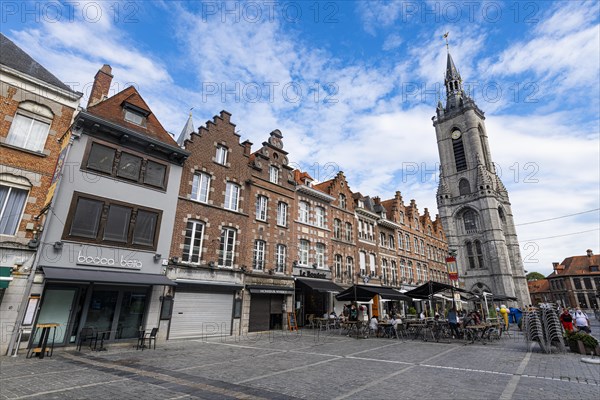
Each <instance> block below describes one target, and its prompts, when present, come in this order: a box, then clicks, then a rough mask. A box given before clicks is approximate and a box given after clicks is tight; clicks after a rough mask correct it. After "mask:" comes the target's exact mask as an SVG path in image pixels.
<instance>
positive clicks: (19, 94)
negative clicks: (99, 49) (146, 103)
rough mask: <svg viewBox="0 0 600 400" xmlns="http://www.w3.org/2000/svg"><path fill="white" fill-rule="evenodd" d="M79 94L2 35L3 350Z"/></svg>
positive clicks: (0, 284)
mask: <svg viewBox="0 0 600 400" xmlns="http://www.w3.org/2000/svg"><path fill="white" fill-rule="evenodd" d="M81 96H82V94H81V93H78V92H74V91H73V90H71V89H70V88H69V87H68V86H67V85H65V84H64V83H63V82H61V81H60V80H59V79H58V78H57V77H55V76H54V75H53V74H52V73H50V72H49V71H48V70H46V69H45V68H44V67H43V66H41V65H40V64H39V63H37V62H36V61H35V60H34V59H33V58H32V57H30V56H29V55H28V54H27V53H25V52H24V51H23V50H22V49H20V48H19V47H18V46H17V45H15V43H13V42H12V41H11V40H10V39H8V38H7V37H6V36H4V35H3V34H1V33H0V260H1V261H0V269H1V276H2V280H1V281H0V302H1V303H0V326H1V327H2V332H0V353H1V354H3V353H4V352H5V351H6V349H7V345H8V340H9V338H10V333H11V332H12V330H13V326H14V324H15V323H16V321H17V318H18V317H19V312H20V311H21V312H22V311H23V310H22V307H21V299H22V297H23V294H24V293H25V292H26V290H27V286H28V285H29V284H30V283H31V282H30V280H28V279H27V278H28V277H29V276H30V273H31V271H32V265H33V262H34V257H35V254H36V251H37V250H38V248H39V247H38V246H39V236H40V231H41V229H40V228H41V227H42V225H43V223H44V218H45V216H44V212H45V210H46V206H47V205H48V204H49V202H50V199H51V198H52V196H51V194H52V190H53V188H54V185H53V183H54V181H55V179H54V171H55V167H56V166H57V161H58V159H59V155H61V154H62V153H61V152H62V149H63V148H64V144H66V143H65V142H68V139H67V140H63V138H64V136H65V134H66V132H67V131H68V130H69V127H70V126H71V123H72V121H73V117H74V114H75V111H76V110H77V107H78V105H79V100H80V98H81ZM31 276H32V275H31ZM22 317H23V316H22V315H21V316H20V318H22Z"/></svg>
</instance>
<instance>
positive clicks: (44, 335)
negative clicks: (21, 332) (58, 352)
mask: <svg viewBox="0 0 600 400" xmlns="http://www.w3.org/2000/svg"><path fill="white" fill-rule="evenodd" d="M58 326H60V324H57V323H55V322H50V323H46V324H37V325H36V327H35V328H36V330H35V332H33V334H32V335H31V338H32V340H33V338H34V337H35V334H36V333H37V332H40V329H41V332H40V340H39V342H38V345H37V347H33V348H32V347H30V348H29V351H28V352H27V358H30V357H32V356H33V355H34V354H37V356H38V357H39V358H44V354H48V357H52V353H54V339H55V337H56V328H57V327H58ZM50 329H52V330H53V334H52V343H51V345H50V347H48V339H49V338H50ZM30 343H31V342H30Z"/></svg>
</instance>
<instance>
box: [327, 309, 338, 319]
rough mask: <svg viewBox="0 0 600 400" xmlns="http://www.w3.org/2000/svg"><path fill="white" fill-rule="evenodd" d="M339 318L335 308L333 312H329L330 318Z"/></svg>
mask: <svg viewBox="0 0 600 400" xmlns="http://www.w3.org/2000/svg"><path fill="white" fill-rule="evenodd" d="M336 318H337V314H336V313H335V310H333V311H332V312H330V313H329V319H336Z"/></svg>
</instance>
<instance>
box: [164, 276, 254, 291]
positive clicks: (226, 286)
mask: <svg viewBox="0 0 600 400" xmlns="http://www.w3.org/2000/svg"><path fill="white" fill-rule="evenodd" d="M175 283H176V284H178V285H179V284H181V285H190V286H199V287H200V286H206V287H218V288H223V289H234V290H239V289H241V288H243V287H244V285H243V284H241V283H234V282H223V281H208V280H199V279H184V278H176V279H175Z"/></svg>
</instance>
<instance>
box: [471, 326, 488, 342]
mask: <svg viewBox="0 0 600 400" xmlns="http://www.w3.org/2000/svg"><path fill="white" fill-rule="evenodd" d="M491 327H492V325H491V324H478V325H467V326H465V329H466V330H468V331H471V335H469V336H470V339H471V343H475V341H476V340H479V341H481V342H482V343H483V344H485V341H484V340H483V339H484V336H485V332H486V331H487V330H488V329H489V328H491ZM465 337H466V336H465ZM468 339H469V338H468V337H467V341H468Z"/></svg>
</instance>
